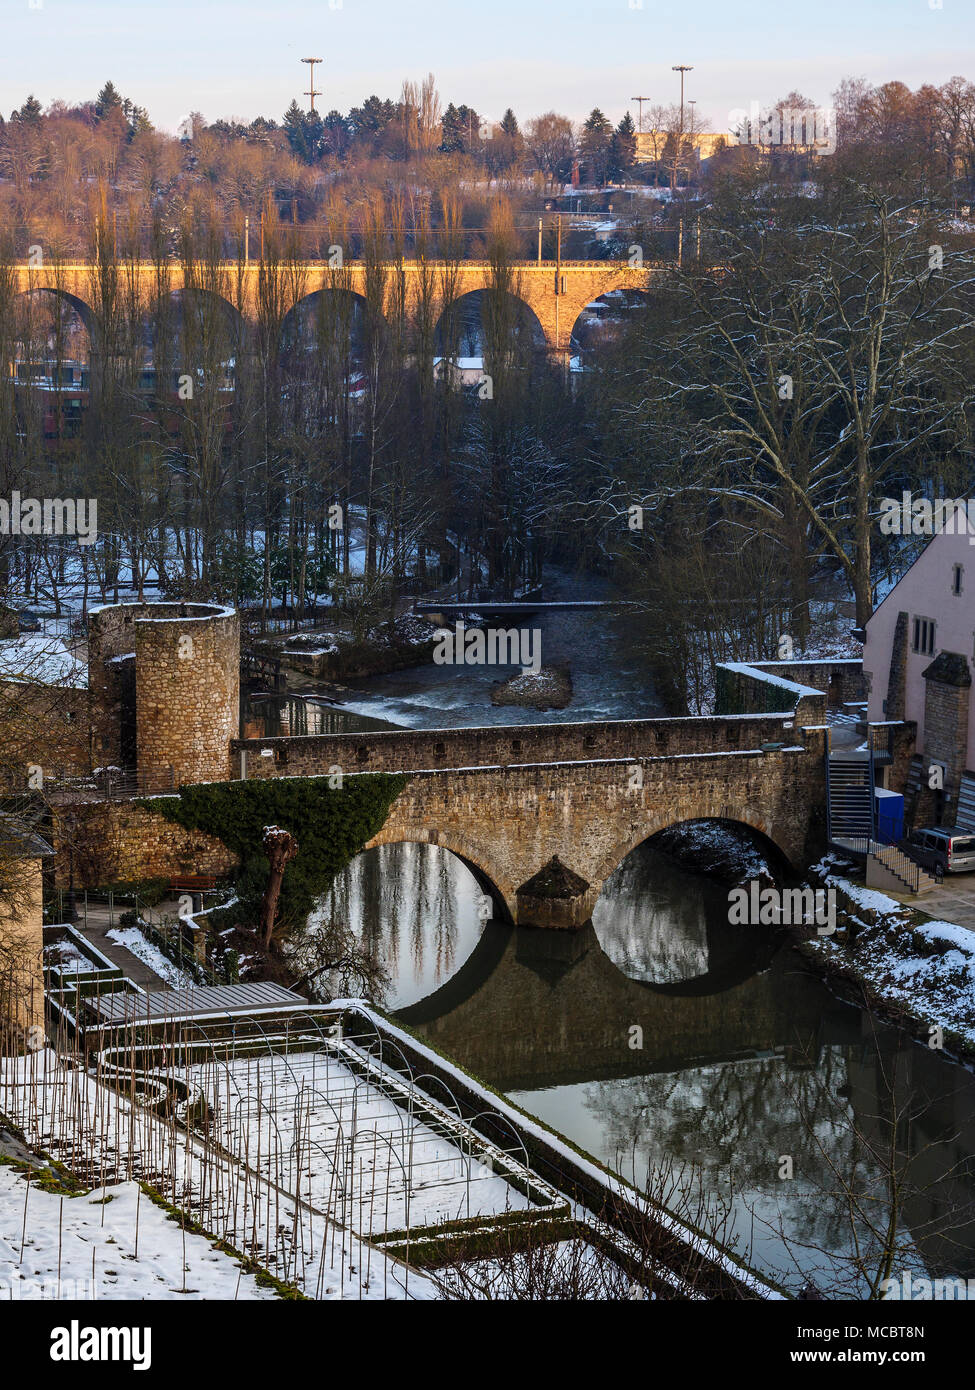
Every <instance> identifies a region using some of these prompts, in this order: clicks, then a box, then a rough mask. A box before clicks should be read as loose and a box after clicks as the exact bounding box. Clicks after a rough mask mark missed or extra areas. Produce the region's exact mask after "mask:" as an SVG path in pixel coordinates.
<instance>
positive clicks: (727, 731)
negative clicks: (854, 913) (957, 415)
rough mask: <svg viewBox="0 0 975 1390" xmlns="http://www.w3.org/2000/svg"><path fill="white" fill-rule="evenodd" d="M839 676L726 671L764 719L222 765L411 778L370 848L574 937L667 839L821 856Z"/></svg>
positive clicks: (362, 743) (329, 739)
mask: <svg viewBox="0 0 975 1390" xmlns="http://www.w3.org/2000/svg"><path fill="white" fill-rule="evenodd" d="M849 664H850V663H842V662H840V663H820V665H821V666H822V667H823V670H822V672H821V673H820V674H821V675H822V676H823V677H824V678H825V679H824V682H823V687H824V688H823V691H820V690H817V689H815V688H814V687H812V686H804V685H801V684H799V683H798V682H794V681H789V680H787V679H783V678H780V677H775V676H772V677H768V676H767V674H766V672H765V671H763V670H759V669H757V668H748V670H749V671H750V672H751V675H743V674H742V672H743V671H744V668H742V670H741V671H736V673H735V676H736V682H737V687H736V688H737V689H738V691H739V695H741V692H742V691H743V690H744V694H745V697H748V694H749V690H751V691H752V696H751V698H754V689H758V690H759V691H760V692H761V693H762V697H763V699H765V700H766V702H768V700H769V699H770V698H771V697H770V696H769V691H771V692H772V693H773V694H774V697H775V699H776V700H777V701H778V702H780V703H781V705H782V708H781V709H780V710H777V711H773V712H771V713H761V714H749V713H742V714H725V715H716V716H710V717H699V718H684V719H635V720H620V721H606V722H599V723H586V724H569V723H566V724H541V725H527V726H494V727H490V728H477V729H446V730H445V729H439V730H413V729H411V730H403V731H399V730H395V731H389V732H386V731H383V732H378V733H355V734H337V735H311V736H304V737H283V738H268V739H244V740H235V741H234V742H233V744H232V755H231V760H232V763H233V764H235V766H234V772H236V774H237V775H238V776H243V777H246V778H254V777H268V776H270V777H274V776H316V775H317V776H320V775H324V774H326V773H328V772H329V771H334V769H336V768H341V769H342V773H343V775H344V776H345V775H355V774H358V773H368V772H400V773H406V774H408V776H409V782H408V783H407V786H406V787H405V788H404V790H403V791H402V792H401V793H400V795H399V796H398V797H397V799H396V800H395V801H394V803H393V805H392V807H391V809H390V813H389V816H388V818H387V820H386V823H385V825H384V826H383V828H382V829H381V831H380V832H379V834H378V835H376V836H375V838H374V839H372V840H370V841H369V844H368V845H367V846H366V848H371V847H373V846H374V845H381V844H395V843H399V842H409V841H412V842H419V843H428V844H436V845H440V846H442V847H443V848H445V849H448V850H450V851H452V852H453V853H454V854H456V855H457V856H458V857H459V858H460V859H461V860H463V862H464V863H465V864H467V866H468V867H469V868H470V869H471V870H472V872H473V873H474V875H475V877H476V878H477V880H478V882H479V883H480V885H481V887H482V889H483V891H484V892H485V893H486V894H488V895H490V897H491V899H492V902H493V905H494V913H493V915H494V917H495V919H496V920H499V921H503V922H509V923H511V922H514V923H518V924H520V925H533V926H543V927H557V928H559V927H562V928H565V927H569V928H575V927H581V926H583V925H584V924H585V923H586V922H587V921H588V920H589V917H590V915H591V913H592V908H593V906H594V904H595V902H596V899H597V898H598V896H599V893H600V890H601V889H602V886H603V884H604V883H605V881H606V879H607V878H608V877H609V875H610V874H611V873H612V872H613V870H614V869H615V868H616V867H617V866H618V865H619V864H620V863H621V862H622V861H623V860H624V859H625V858H626V856H627V855H628V854H629V853H630V851H631V850H633V849H635V848H636V846H637V845H639V844H642V843H643V841H644V840H646V839H648V838H649V837H650V836H651V835H654V834H656V833H657V832H658V831H660V830H663V829H665V828H666V827H667V826H670V825H674V824H677V823H680V822H683V821H690V820H702V819H721V820H728V821H737V822H740V823H742V824H744V825H747V826H750V827H751V828H752V829H753V830H755V831H758V832H759V833H760V834H761V835H762V836H764V837H765V838H766V839H767V840H768V841H770V842H771V844H772V845H774V846H775V847H776V848H777V850H778V851H779V853H780V854H781V856H782V857H783V858H784V859H785V860H786V861H788V862H789V863H790V864H791V865H793V866H794V867H798V866H800V865H801V864H802V863H803V862H804V860H805V859H806V857H807V855H808V854H810V853H813V852H815V850H816V849H818V848H819V847H820V846H821V845H822V843H823V838H824V833H825V771H824V761H825V760H824V755H825V747H826V700H827V696H826V694H825V693H824V691H825V689H826V688H827V686H828V684H829V675H830V670H831V669H833V668H835V667H837V666H839V667H845V666H848V665H849ZM746 687H747V689H746ZM299 830H300V828H299Z"/></svg>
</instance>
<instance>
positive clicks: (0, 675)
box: [0, 633, 88, 690]
mask: <svg viewBox="0 0 975 1390" xmlns="http://www.w3.org/2000/svg"><path fill="white" fill-rule="evenodd" d="M0 680H8V681H31V682H33V683H35V684H37V685H60V686H67V687H69V688H71V689H75V690H83V689H84V688H85V686H87V684H88V670H87V667H86V666H85V664H84V662H83V661H79V660H78V658H77V657H76V656H74V655H73V654H72V653H71V652H69V651H68V649H67V647H66V646H65V645H64V643H63V642H62V641H61V639H60V638H58V637H46V636H44V635H42V634H40V633H36V634H35V633H28V634H22V635H21V636H20V637H14V638H11V640H10V641H8V642H0Z"/></svg>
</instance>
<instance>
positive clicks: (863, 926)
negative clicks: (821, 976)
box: [807, 860, 975, 1048]
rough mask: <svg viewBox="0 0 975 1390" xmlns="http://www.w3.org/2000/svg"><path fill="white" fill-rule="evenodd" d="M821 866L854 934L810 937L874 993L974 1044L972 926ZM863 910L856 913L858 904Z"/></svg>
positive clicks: (826, 863)
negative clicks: (938, 917)
mask: <svg viewBox="0 0 975 1390" xmlns="http://www.w3.org/2000/svg"><path fill="white" fill-rule="evenodd" d="M831 867H832V865H831V863H830V861H829V860H824V861H823V862H822V863H821V865H820V866H819V868H820V869H821V870H824V871H826V872H825V880H824V881H825V883H826V884H827V885H828V886H830V887H835V888H837V889H838V890H839V891H840V895H841V901H842V900H843V898H844V897H845V898H846V899H847V900H848V901H849V902H850V903H851V905H852V912H853V916H854V920H855V921H857V922H858V923H859V925H858V928H857V932H856V938H855V940H854V941H853V943H852V944H850V945H843V944H841V943H839V942H836V941H834V940H833V939H832V938H830V937H819V938H817V939H816V940H815V941H810V942H808V943H807V949H809V950H812V951H814V952H816V953H818V954H820V955H822V956H824V957H826V958H827V959H829V960H831V961H832V962H834V963H835V964H836V965H838V966H840V967H841V968H844V969H846V970H847V971H849V970H852V971H854V972H855V973H856V975H857V976H858V977H859V978H861V979H862V980H863V981H864V982H865V983H866V984H867V985H868V986H869V987H870V988H871V989H872V990H873V991H875V992H876V994H877V995H879V996H881V997H882V998H883V999H885V1000H887V1001H888V1002H889V1003H891V1004H897V1005H901V1006H903V1007H905V1008H907V1009H908V1010H909V1011H910V1013H911V1015H912V1017H914V1018H916V1019H918V1020H919V1021H920V1022H922V1023H924V1024H927V1025H929V1026H935V1025H937V1026H939V1027H941V1028H943V1029H944V1030H945V1032H946V1033H948V1034H952V1035H955V1036H956V1037H958V1038H960V1039H961V1040H962V1042H963V1043H964V1044H966V1045H967V1046H968V1047H970V1048H973V1047H975V932H972V931H969V930H968V929H967V928H965V927H961V926H958V925H957V924H956V923H954V922H942V921H935V920H932V919H929V918H928V919H926V918H924V917H923V915H922V914H920V913H918V912H917V911H912V910H911V909H910V908H907V907H905V906H904V905H903V904H901V903H899V902H897V901H896V900H895V899H894V898H889V897H887V896H886V894H884V893H878V892H877V891H876V890H875V889H873V888H864V887H863V886H862V885H861V884H858V883H852V882H851V881H850V880H849V879H847V878H843V877H841V876H840V875H838V874H834V873H830V872H828V870H829V869H830V868H831ZM858 909H859V910H861V911H863V913H864V916H863V917H862V918H857V916H856V913H857V910H858Z"/></svg>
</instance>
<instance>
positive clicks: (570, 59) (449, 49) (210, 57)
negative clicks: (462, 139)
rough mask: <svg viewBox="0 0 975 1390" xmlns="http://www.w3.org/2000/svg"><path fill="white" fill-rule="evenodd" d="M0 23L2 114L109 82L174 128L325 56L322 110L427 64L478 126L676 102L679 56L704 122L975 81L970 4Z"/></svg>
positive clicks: (245, 104)
mask: <svg viewBox="0 0 975 1390" xmlns="http://www.w3.org/2000/svg"><path fill="white" fill-rule="evenodd" d="M32 5H33V6H37V8H32ZM333 6H334V8H333ZM631 7H632V8H631ZM0 16H2V29H0V109H2V111H3V113H4V114H5V115H7V114H9V111H10V109H11V108H12V107H13V106H15V105H16V106H19V105H20V103H21V102H22V101H23V99H24V97H25V96H26V95H27V93H28V92H29V91H33V92H34V93H35V94H36V96H37V97H38V98H39V100H40V101H41V102H42V103H44V104H46V103H47V102H48V101H50V100H51V99H52V98H54V97H63V98H64V99H66V100H72V101H74V100H81V99H84V98H86V97H92V96H94V94H95V92H96V91H97V89H98V88H99V87H100V86H101V84H102V83H103V82H104V81H105V79H106V78H111V79H112V81H113V82H114V83H115V85H116V86H117V87H118V88H119V89H120V90H121V91H122V92H123V93H124V94H125V95H126V96H130V97H132V98H133V100H135V101H138V102H139V103H141V104H142V105H144V106H147V107H148V109H149V114H150V117H151V118H152V120H153V121H154V122H155V123H156V124H157V125H159V126H161V127H163V128H167V129H171V130H175V129H176V127H177V126H178V124H179V122H180V121H181V119H182V118H183V117H184V116H185V115H186V114H187V113H188V112H190V111H192V110H199V111H202V112H203V114H204V116H206V117H207V119H209V120H213V119H215V118H216V117H217V116H231V115H234V116H240V117H243V118H245V119H250V118H252V117H253V116H256V115H268V116H273V117H275V118H279V117H280V115H281V113H282V112H283V111H284V109H285V108H286V106H287V105H288V104H289V102H290V101H291V99H292V97H294V96H300V93H301V91H302V90H303V89H305V88H306V87H307V85H308V83H307V80H306V79H307V75H308V69H307V68H304V67H302V66H301V65H300V63H299V61H298V60H299V58H301V57H305V56H309V57H321V58H324V59H325V63H324V65H323V67H321V68H317V69H316V73H317V77H316V86H318V87H321V86H323V85H324V88H325V96H324V98H323V99H320V100H319V103H318V104H319V106H320V107H322V106H323V107H325V108H326V109H327V108H331V107H333V106H337V107H338V108H339V109H340V110H342V111H347V110H348V108H349V107H350V106H351V105H354V104H357V103H358V102H360V101H361V100H362V99H363V98H364V97H366V96H368V95H369V94H370V93H371V92H376V93H378V94H379V95H380V96H392V97H395V96H396V94H397V93H398V91H399V88H400V85H401V83H402V80H403V78H404V77H411V78H421V77H423V76H424V75H425V74H426V73H427V72H429V71H432V72H433V73H434V74H435V76H436V78H437V82H438V86H439V89H440V92H441V94H442V97H443V100H444V103H445V104H446V102H448V101H455V102H458V103H460V102H462V101H468V102H470V103H471V104H472V105H474V106H475V107H476V108H477V109H478V110H479V111H480V112H481V113H482V114H483V115H485V116H487V117H488V118H490V119H497V118H498V117H500V115H501V114H502V112H503V110H504V108H505V107H506V106H508V105H511V106H513V107H514V109H515V111H516V113H517V115H518V116H519V118H520V119H525V118H526V117H529V116H532V115H537V114H539V113H540V112H542V111H545V110H548V109H550V108H553V107H554V108H555V109H556V110H559V111H563V112H565V113H566V114H567V115H569V116H571V117H572V118H573V119H579V118H581V117H583V116H585V115H586V113H587V112H588V111H589V110H590V109H591V108H592V107H593V106H597V105H598V106H601V107H602V108H603V110H604V111H605V112H606V113H607V115H609V116H611V117H612V118H613V119H614V120H617V119H619V117H620V116H621V115H622V113H623V111H624V110H626V109H627V107H628V106H630V105H631V103H630V101H629V98H630V97H631V96H632V95H634V94H635V93H642V94H645V95H649V96H651V97H652V98H653V100H654V101H662V102H667V101H670V100H673V99H675V98H676V95H677V93H678V91H679V88H678V79H677V74H675V73H673V72H671V64H673V63H681V62H683V63H692V64H693V65H694V72H692V73H689V74H688V85H687V94H688V96H689V97H695V98H696V99H697V101H698V110H699V112H700V113H701V114H702V115H705V116H708V117H709V118H710V121H709V124H710V126H711V128H712V129H724V128H726V126H727V116H728V113H729V112H730V111H732V110H733V109H735V108H746V109H747V108H748V107H749V106H750V105H751V103H752V102H753V101H757V102H759V103H765V102H767V101H772V100H774V99H775V98H776V97H780V96H784V95H785V94H786V93H787V92H788V91H789V90H790V89H792V88H797V89H798V90H800V91H802V92H803V93H804V94H805V95H807V96H808V97H810V98H811V99H813V100H814V101H817V102H819V103H820V104H822V105H826V104H828V101H829V94H830V92H831V91H832V89H833V88H834V87H835V85H836V83H837V81H838V80H839V78H841V77H843V76H846V75H852V76H863V77H866V78H867V79H868V80H870V81H873V82H880V81H885V80H888V79H891V78H900V79H901V80H903V81H905V82H908V83H909V84H910V85H911V86H912V87H916V86H918V85H919V84H920V83H921V82H924V81H931V82H942V81H944V80H945V79H946V78H948V77H951V76H952V75H954V74H955V73H961V74H962V75H964V76H966V77H968V78H970V79H973V80H975V0H943V8H941V9H932V8H931V0H806V3H802V0H799V2H798V3H797V2H796V0H642V3H641V0H591V2H590V3H584V0H479V3H476V4H471V3H467V4H462V3H459V0H453V3H449V2H448V0H331V3H329V0H315V2H314V3H312V0H292V3H288V2H287V0H285V3H283V4H273V3H268V4H255V3H252V0H233V3H231V2H230V0H167V2H166V3H161V0H126V2H125V3H123V0H0ZM300 99H301V100H302V104H305V99H304V98H300ZM633 114H634V118H635V117H636V107H635V105H634V106H633Z"/></svg>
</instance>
